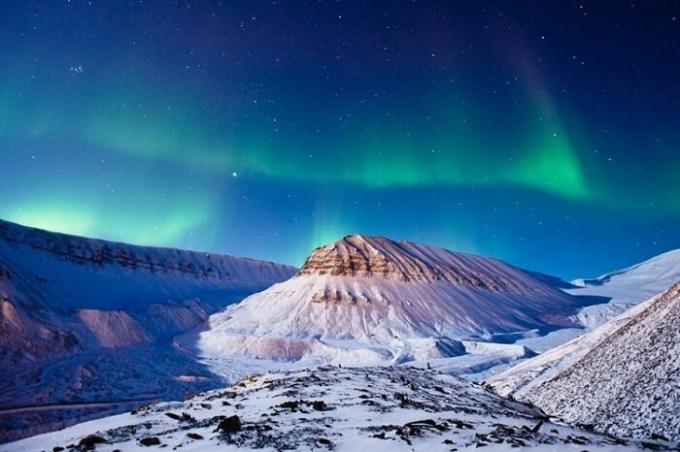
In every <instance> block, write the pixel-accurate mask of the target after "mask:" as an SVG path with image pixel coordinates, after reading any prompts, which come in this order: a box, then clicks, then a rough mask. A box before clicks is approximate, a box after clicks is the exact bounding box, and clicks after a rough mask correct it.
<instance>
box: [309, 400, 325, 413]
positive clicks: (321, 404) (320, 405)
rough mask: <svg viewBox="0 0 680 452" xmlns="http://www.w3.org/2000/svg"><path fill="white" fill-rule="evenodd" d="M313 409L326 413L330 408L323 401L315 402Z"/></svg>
mask: <svg viewBox="0 0 680 452" xmlns="http://www.w3.org/2000/svg"><path fill="white" fill-rule="evenodd" d="M312 408H314V409H315V410H316V411H326V410H327V409H328V407H327V406H326V402H324V401H323V400H315V401H313V402H312Z"/></svg>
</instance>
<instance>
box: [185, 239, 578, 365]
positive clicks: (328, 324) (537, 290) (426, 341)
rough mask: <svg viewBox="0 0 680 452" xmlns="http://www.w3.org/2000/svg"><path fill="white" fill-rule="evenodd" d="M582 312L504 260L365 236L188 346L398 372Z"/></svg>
mask: <svg viewBox="0 0 680 452" xmlns="http://www.w3.org/2000/svg"><path fill="white" fill-rule="evenodd" d="M581 306H582V305H581V300H579V299H577V298H574V297H571V296H569V295H568V294H565V293H564V292H562V291H560V290H558V289H555V288H553V287H551V286H549V285H548V284H546V283H544V282H543V281H541V280H538V279H536V278H534V277H533V276H532V275H531V274H530V273H527V272H524V271H522V270H520V269H517V268H515V267H512V266H510V265H508V264H505V263H503V262H501V261H498V260H495V259H490V258H485V257H479V256H472V255H467V254H461V253H453V252H451V251H447V250H444V249H441V248H435V247H428V246H424V245H417V244H412V243H409V242H403V241H402V242H394V241H392V240H389V239H385V238H379V237H366V236H358V235H356V236H349V237H345V238H344V239H342V240H340V241H338V242H336V243H334V244H331V245H328V246H325V247H321V248H318V249H316V250H314V252H312V254H311V255H310V257H309V258H308V259H307V261H306V263H305V265H304V266H303V267H302V269H301V270H300V272H299V273H298V274H297V275H296V276H295V277H294V278H291V279H290V280H288V281H285V282H283V283H279V284H276V285H274V286H272V287H270V288H269V289H267V290H265V291H263V292H260V293H258V294H255V295H253V296H250V297H248V298H247V299H246V300H244V301H243V302H242V303H240V304H239V305H237V306H232V307H230V308H228V309H226V310H224V311H222V312H220V313H218V314H215V315H213V316H211V317H210V319H209V320H208V321H207V322H206V327H205V328H204V330H202V331H196V332H193V333H192V334H189V335H185V336H183V337H181V338H179V342H180V343H182V344H183V345H184V346H185V347H186V348H187V349H189V350H192V351H193V352H194V353H196V354H198V355H199V356H201V357H203V358H205V359H206V362H214V360H219V359H222V358H225V357H229V358H256V359H265V360H272V361H300V364H305V365H310V364H319V363H335V364H358V363H361V364H365V365H377V364H395V363H400V362H405V361H412V360H427V359H436V358H443V357H450V356H456V355H459V354H463V353H465V351H464V350H465V347H464V346H463V345H462V344H461V343H460V340H461V339H480V338H481V339H487V340H488V339H492V338H493V337H494V336H495V335H501V334H505V333H517V332H519V333H520V334H521V333H522V332H526V331H529V330H537V329H538V330H540V329H550V328H555V327H562V326H573V325H575V324H574V323H573V321H572V320H571V319H570V316H571V315H572V314H574V313H575V312H576V311H577V309H578V308H580V307H581Z"/></svg>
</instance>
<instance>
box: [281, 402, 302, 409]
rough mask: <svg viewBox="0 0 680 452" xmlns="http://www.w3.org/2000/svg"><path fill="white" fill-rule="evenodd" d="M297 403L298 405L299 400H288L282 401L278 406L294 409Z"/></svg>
mask: <svg viewBox="0 0 680 452" xmlns="http://www.w3.org/2000/svg"><path fill="white" fill-rule="evenodd" d="M298 405H300V403H299V402H297V401H296V400H289V401H288V402H283V403H282V404H280V405H279V407H280V408H285V409H287V410H296V409H297V407H298Z"/></svg>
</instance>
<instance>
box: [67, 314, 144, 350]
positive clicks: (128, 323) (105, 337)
mask: <svg viewBox="0 0 680 452" xmlns="http://www.w3.org/2000/svg"><path fill="white" fill-rule="evenodd" d="M77 315H78V318H79V319H80V320H82V321H83V323H84V324H85V325H86V326H87V328H88V329H89V330H90V332H91V333H92V334H94V336H95V337H96V338H97V341H99V345H101V346H102V347H108V348H119V347H132V346H134V345H141V344H145V343H148V342H150V341H151V337H150V336H149V334H148V333H147V332H146V331H144V328H142V326H141V325H140V324H139V323H138V322H137V321H136V320H135V319H133V318H132V317H130V314H128V313H127V312H124V311H102V310H99V309H81V310H79V311H78V314H77Z"/></svg>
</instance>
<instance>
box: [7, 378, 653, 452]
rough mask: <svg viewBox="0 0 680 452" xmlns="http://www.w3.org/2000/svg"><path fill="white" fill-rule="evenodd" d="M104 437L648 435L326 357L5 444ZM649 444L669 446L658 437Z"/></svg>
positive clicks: (121, 444)
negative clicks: (320, 362) (608, 429)
mask: <svg viewBox="0 0 680 452" xmlns="http://www.w3.org/2000/svg"><path fill="white" fill-rule="evenodd" d="M88 442H89V443H94V442H100V443H99V444H97V445H96V449H97V450H101V451H113V450H124V451H129V450H138V449H139V450H146V449H147V448H148V447H150V448H152V449H154V448H157V447H161V448H165V449H166V450H187V451H204V450H237V449H240V448H244V447H246V448H258V449H262V450H287V449H301V450H335V451H358V450H365V451H371V450H384V449H389V450H391V451H413V450H416V451H437V450H442V451H443V450H446V451H450V450H473V449H478V448H480V447H484V448H485V450H510V449H516V448H533V449H535V450H539V451H554V450H565V451H569V450H573V451H582V450H585V449H587V450H590V451H624V450H631V451H632V450H640V449H641V448H643V447H645V445H644V444H643V443H639V442H633V441H625V440H621V439H618V438H615V437H613V436H605V435H599V434H594V433H592V432H589V431H585V430H582V429H578V428H574V427H569V426H566V425H564V424H560V423H556V422H553V421H550V420H548V419H547V418H546V417H545V416H543V415H542V414H541V413H540V411H538V410H537V409H535V408H532V407H530V406H527V405H524V404H521V403H518V402H512V401H509V400H507V399H503V398H501V397H499V396H497V395H495V394H494V393H492V392H490V391H488V390H487V389H485V388H483V387H481V386H478V385H475V384H473V383H470V382H468V381H465V380H460V379H457V378H455V377H451V376H448V375H444V374H441V373H438V372H436V371H432V370H422V369H416V368H413V367H397V368H394V367H379V368H338V367H330V366H327V367H321V368H316V369H313V370H298V371H295V372H292V373H284V374H281V373H279V374H265V375H258V376H253V377H250V378H248V379H246V380H243V381H241V382H239V383H236V384H235V385H233V386H231V387H229V388H225V389H224V390H214V391H209V392H206V393H203V394H200V395H197V396H195V397H193V398H190V399H188V400H186V401H184V402H165V403H160V404H155V405H150V406H148V407H146V408H143V409H139V410H136V411H134V412H132V413H127V414H122V415H118V416H113V417H109V418H105V419H100V420H96V421H91V422H86V423H83V424H80V425H77V426H74V427H71V428H68V429H65V430H61V431H58V432H53V433H48V434H43V435H39V436H36V437H33V438H29V439H26V440H23V441H19V442H16V443H11V444H6V445H5V446H4V450H5V451H6V452H18V451H22V452H24V451H39V450H52V448H54V447H65V448H68V447H69V446H71V447H74V446H77V445H78V444H83V445H84V444H87V443H88ZM647 447H650V448H651V447H655V448H659V449H664V448H665V447H666V444H664V443H663V442H659V441H654V442H649V443H647Z"/></svg>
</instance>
